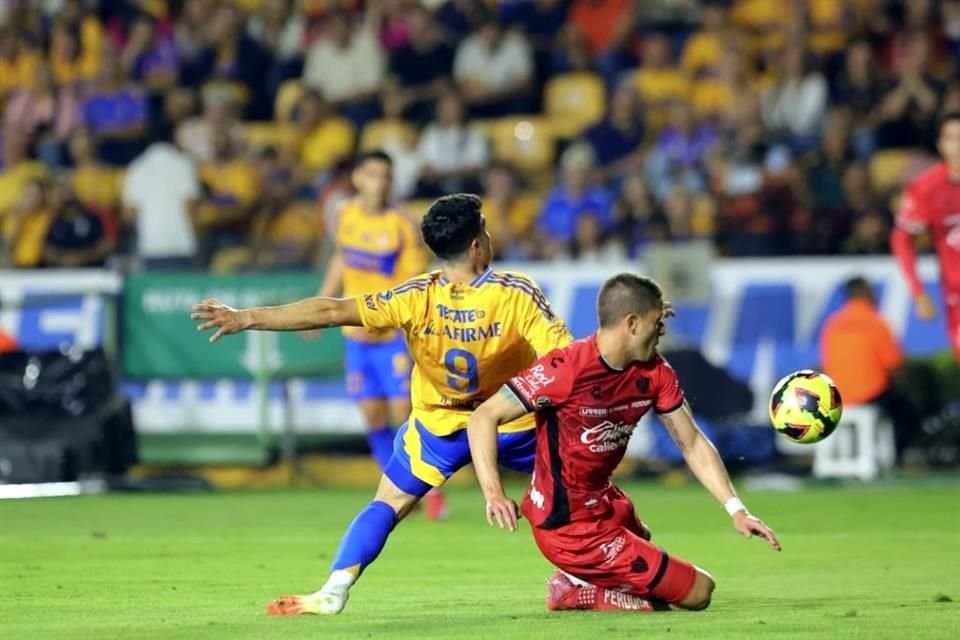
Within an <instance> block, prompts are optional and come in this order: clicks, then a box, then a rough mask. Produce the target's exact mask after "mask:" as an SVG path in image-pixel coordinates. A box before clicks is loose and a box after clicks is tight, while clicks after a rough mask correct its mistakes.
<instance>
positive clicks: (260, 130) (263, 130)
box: [243, 122, 297, 151]
mask: <svg viewBox="0 0 960 640" xmlns="http://www.w3.org/2000/svg"><path fill="white" fill-rule="evenodd" d="M243 139H244V140H245V141H246V143H247V144H248V145H249V146H250V148H251V149H253V150H259V149H264V148H266V147H274V148H275V149H276V150H277V151H285V150H289V149H292V148H293V147H295V146H296V144H297V132H296V130H295V129H294V128H293V127H292V126H290V125H289V124H278V123H276V122H248V123H246V124H244V125H243Z"/></svg>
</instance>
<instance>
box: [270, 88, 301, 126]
mask: <svg viewBox="0 0 960 640" xmlns="http://www.w3.org/2000/svg"><path fill="white" fill-rule="evenodd" d="M303 91H304V90H303V85H302V84H301V83H300V81H299V80H287V81H286V82H284V83H283V84H282V85H280V89H279V90H278V91H277V98H276V100H275V101H274V103H273V117H274V119H275V120H277V121H279V122H290V120H292V119H293V110H294V108H296V106H297V103H298V102H300V97H301V96H303Z"/></svg>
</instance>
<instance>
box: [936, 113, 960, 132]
mask: <svg viewBox="0 0 960 640" xmlns="http://www.w3.org/2000/svg"><path fill="white" fill-rule="evenodd" d="M951 122H960V110H957V111H947V112H946V113H944V114H943V115H942V116H940V122H939V124H938V125H937V133H938V134H941V135H942V134H943V128H944V127H945V126H946V125H947V124H949V123H951Z"/></svg>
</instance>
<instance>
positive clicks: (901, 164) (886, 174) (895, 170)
mask: <svg viewBox="0 0 960 640" xmlns="http://www.w3.org/2000/svg"><path fill="white" fill-rule="evenodd" d="M909 162H910V152H909V151H907V150H905V149H887V150H885V151H878V152H876V153H875V154H873V157H872V158H870V181H871V182H872V183H873V187H874V189H876V190H877V192H878V193H886V192H888V191H890V190H891V189H897V188H899V187H902V186H903V183H904V177H905V175H904V174H905V173H906V170H907V164H908V163H909Z"/></svg>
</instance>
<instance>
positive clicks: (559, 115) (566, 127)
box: [544, 72, 607, 138]
mask: <svg viewBox="0 0 960 640" xmlns="http://www.w3.org/2000/svg"><path fill="white" fill-rule="evenodd" d="M606 109H607V93H606V88H605V87H604V85H603V80H601V79H600V76H598V75H597V74H595V73H590V72H581V73H566V74H563V75H559V76H555V77H553V78H551V79H550V81H549V82H547V87H546V91H545V95H544V111H545V112H546V115H547V117H549V118H550V121H551V123H552V124H553V128H554V132H555V133H556V135H558V136H560V137H561V138H573V137H576V136H577V135H579V134H580V133H582V132H583V130H584V129H586V128H587V127H589V126H590V125H592V124H594V123H596V122H597V121H599V120H600V119H601V118H603V114H604V112H605V111H606Z"/></svg>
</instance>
